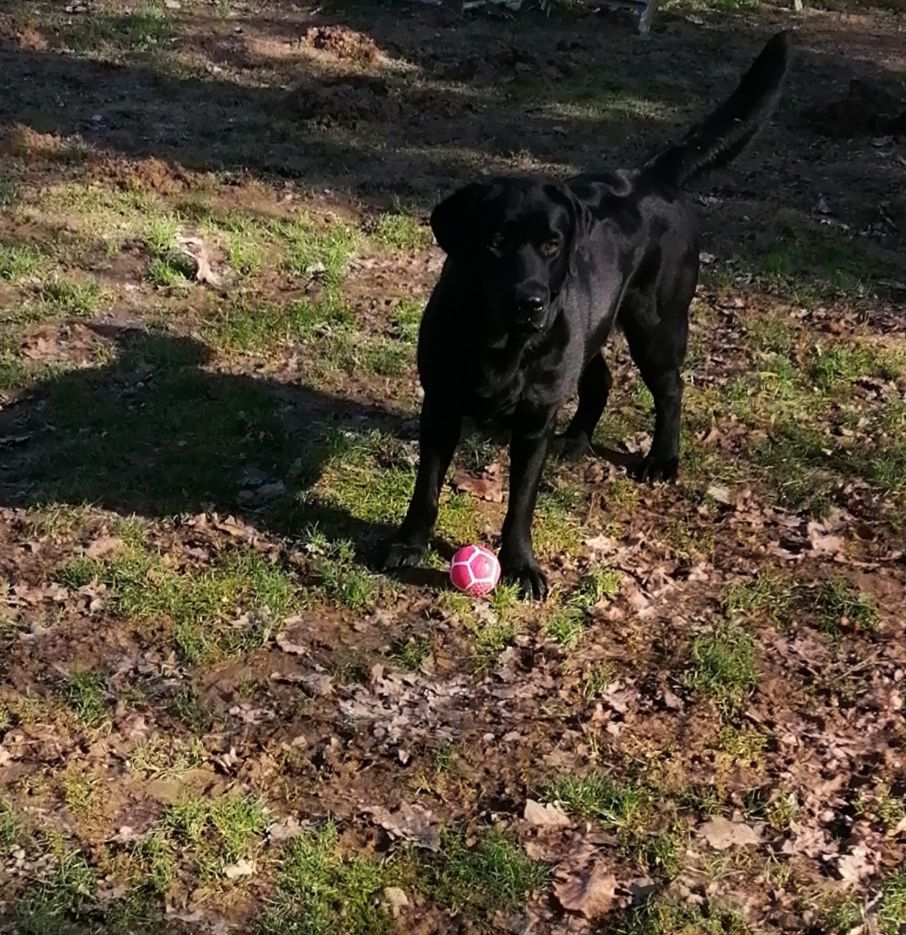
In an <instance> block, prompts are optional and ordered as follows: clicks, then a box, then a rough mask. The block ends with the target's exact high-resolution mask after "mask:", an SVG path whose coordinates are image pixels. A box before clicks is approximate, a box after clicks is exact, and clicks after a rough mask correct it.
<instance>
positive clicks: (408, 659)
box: [391, 636, 431, 672]
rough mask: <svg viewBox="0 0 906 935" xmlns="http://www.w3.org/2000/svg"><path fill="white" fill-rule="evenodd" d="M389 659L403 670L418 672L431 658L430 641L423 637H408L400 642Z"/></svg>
mask: <svg viewBox="0 0 906 935" xmlns="http://www.w3.org/2000/svg"><path fill="white" fill-rule="evenodd" d="M391 658H392V659H393V660H394V661H395V662H397V663H398V664H399V665H401V666H402V667H403V668H405V669H412V670H413V671H416V672H417V671H418V670H419V669H421V667H422V666H423V665H424V664H425V663H426V662H427V661H428V660H429V659H430V658H431V641H430V640H429V639H428V638H427V637H425V636H410V637H407V638H406V639H402V640H400V641H399V642H398V643H397V644H396V646H394V648H393V650H392V652H391Z"/></svg>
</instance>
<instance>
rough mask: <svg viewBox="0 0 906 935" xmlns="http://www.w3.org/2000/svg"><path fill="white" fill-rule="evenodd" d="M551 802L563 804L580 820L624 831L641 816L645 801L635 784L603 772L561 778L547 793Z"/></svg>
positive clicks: (549, 786)
mask: <svg viewBox="0 0 906 935" xmlns="http://www.w3.org/2000/svg"><path fill="white" fill-rule="evenodd" d="M545 798H546V799H547V800H548V801H556V802H560V803H562V804H563V805H564V806H565V807H566V808H567V809H568V810H569V811H570V812H572V813H573V814H574V815H575V816H576V817H578V818H584V819H589V820H591V821H596V822H598V823H600V824H602V825H604V826H605V827H611V828H623V827H626V826H627V825H630V824H632V823H633V822H635V821H636V820H637V819H638V818H639V817H640V816H641V814H642V812H643V810H644V808H645V804H646V798H645V794H644V792H643V791H642V790H641V789H640V788H639V787H638V786H636V785H635V784H634V783H620V782H617V781H616V780H615V779H612V778H611V777H610V776H607V775H605V774H604V773H600V772H594V773H589V774H587V775H585V776H571V775H566V776H560V777H558V778H557V779H555V780H554V781H552V782H551V783H549V784H548V786H547V788H546V790H545Z"/></svg>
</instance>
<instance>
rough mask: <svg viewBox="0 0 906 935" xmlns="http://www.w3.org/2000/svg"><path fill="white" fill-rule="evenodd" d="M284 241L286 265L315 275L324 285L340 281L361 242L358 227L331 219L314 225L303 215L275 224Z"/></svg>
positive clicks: (295, 270) (302, 272)
mask: <svg viewBox="0 0 906 935" xmlns="http://www.w3.org/2000/svg"><path fill="white" fill-rule="evenodd" d="M275 229H276V231H277V232H278V234H279V235H280V236H281V237H282V239H283V240H284V242H285V245H286V260H285V263H286V267H287V269H289V270H290V272H292V273H295V274H296V275H297V276H305V277H310V276H319V277H322V278H323V279H324V280H325V281H326V282H327V284H328V285H331V286H336V285H339V283H340V282H342V280H343V278H344V276H345V275H346V270H347V269H348V267H349V261H350V260H351V259H352V257H353V255H354V254H355V252H356V250H357V249H358V248H359V246H360V244H361V236H360V235H359V233H358V231H356V230H355V229H354V228H352V227H350V226H349V225H348V224H343V223H340V222H334V223H331V224H328V225H327V226H324V227H319V226H316V225H315V224H314V223H312V222H311V221H310V220H309V219H307V218H300V219H299V220H297V221H296V222H295V223H286V224H281V225H276V226H275Z"/></svg>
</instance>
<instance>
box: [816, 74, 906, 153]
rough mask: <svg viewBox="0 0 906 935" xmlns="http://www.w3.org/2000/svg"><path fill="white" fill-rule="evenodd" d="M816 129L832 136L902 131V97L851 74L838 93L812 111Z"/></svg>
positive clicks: (905, 108) (905, 110) (905, 106)
mask: <svg viewBox="0 0 906 935" xmlns="http://www.w3.org/2000/svg"><path fill="white" fill-rule="evenodd" d="M812 123H813V125H814V126H815V128H816V129H817V130H818V132H819V133H822V134H823V135H825V136H833V137H844V138H847V137H853V136H865V135H868V134H878V135H888V134H892V135H894V136H899V135H902V134H906V101H903V100H902V99H900V98H898V97H896V96H895V95H893V94H891V93H890V92H889V91H888V90H887V89H886V88H883V87H881V85H880V84H878V83H877V82H871V81H864V80H862V79H861V78H852V79H850V82H849V88H848V90H847V92H846V94H844V95H843V96H842V97H838V98H837V99H836V100H833V101H831V102H830V103H829V104H825V105H823V106H821V107H820V108H817V109H816V110H815V111H813V112H812Z"/></svg>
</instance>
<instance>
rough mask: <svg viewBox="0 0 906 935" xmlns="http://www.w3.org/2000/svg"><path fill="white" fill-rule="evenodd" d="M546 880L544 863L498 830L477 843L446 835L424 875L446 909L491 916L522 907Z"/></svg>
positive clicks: (459, 834)
mask: <svg viewBox="0 0 906 935" xmlns="http://www.w3.org/2000/svg"><path fill="white" fill-rule="evenodd" d="M548 877H549V871H548V868H547V866H546V865H544V864H543V863H540V862H538V861H533V860H531V859H530V858H529V857H527V856H526V854H525V852H524V851H523V850H522V849H521V848H520V847H519V846H518V845H517V844H515V843H513V842H512V841H511V840H510V839H509V838H508V837H506V836H505V835H504V834H503V833H502V832H501V831H498V830H497V829H493V828H492V829H485V830H483V831H481V832H479V833H478V835H477V836H476V837H475V838H474V839H470V838H469V837H467V836H466V834H465V833H464V832H462V831H447V832H446V833H444V835H443V836H442V841H441V848H440V851H439V853H438V854H437V855H436V857H434V858H432V859H431V860H430V861H429V862H427V864H426V866H425V868H424V870H423V871H422V886H423V888H424V889H425V890H426V891H427V893H428V894H429V895H430V896H431V897H432V898H434V899H436V900H437V901H438V902H440V903H441V904H443V905H447V906H451V907H452V908H454V909H456V910H458V911H460V912H464V913H466V914H467V915H469V916H472V917H476V918H487V915H488V914H489V913H492V912H495V911H496V910H498V909H516V908H517V907H519V906H520V905H521V904H522V903H523V902H524V900H525V899H526V898H527V897H528V896H529V895H530V894H531V893H533V892H534V891H536V890H538V889H540V888H541V887H543V886H545V885H546V884H547V881H548Z"/></svg>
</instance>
